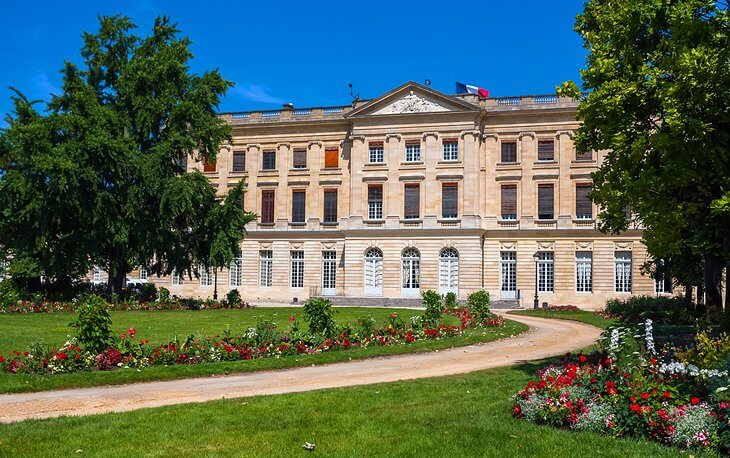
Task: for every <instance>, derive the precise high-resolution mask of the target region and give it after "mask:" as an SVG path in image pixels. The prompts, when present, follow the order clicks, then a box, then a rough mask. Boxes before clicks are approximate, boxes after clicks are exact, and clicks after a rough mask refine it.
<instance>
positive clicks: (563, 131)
mask: <svg viewBox="0 0 730 458" xmlns="http://www.w3.org/2000/svg"><path fill="white" fill-rule="evenodd" d="M561 135H567V136H568V137H570V138H573V131H572V130H559V131H558V132H557V133H556V134H555V138H560V136H561Z"/></svg>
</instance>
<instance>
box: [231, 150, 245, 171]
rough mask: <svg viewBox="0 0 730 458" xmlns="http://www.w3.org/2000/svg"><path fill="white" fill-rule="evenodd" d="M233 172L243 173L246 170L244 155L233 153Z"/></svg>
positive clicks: (242, 153)
mask: <svg viewBox="0 0 730 458" xmlns="http://www.w3.org/2000/svg"><path fill="white" fill-rule="evenodd" d="M232 170H233V171H234V172H243V171H245V170H246V153H244V152H241V151H234V152H233V167H232Z"/></svg>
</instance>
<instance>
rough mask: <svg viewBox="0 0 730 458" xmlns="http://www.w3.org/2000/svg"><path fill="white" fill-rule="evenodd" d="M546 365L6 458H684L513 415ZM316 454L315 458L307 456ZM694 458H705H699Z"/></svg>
mask: <svg viewBox="0 0 730 458" xmlns="http://www.w3.org/2000/svg"><path fill="white" fill-rule="evenodd" d="M543 364H544V362H540V363H537V364H524V365H521V366H518V367H513V368H501V369H493V370H488V371H483V372H477V373H473V374H467V375H461V376H453V377H443V378H434V379H423V380H415V381H407V382H397V383H388V384H378V385H370V386H363V387H352V388H344V389H335V390H324V391H314V392H309V393H298V394H288V395H278V396H265V397H255V398H246V399H230V400H223V401H215V402H208V403H204V404H188V405H179V406H172V407H165V408H158V409H146V410H139V411H135V412H128V413H114V414H106V415H95V416H90V417H81V418H71V417H69V418H60V419H49V420H33V421H26V422H23V423H18V424H13V425H2V426H0V456H12V455H23V456H72V455H75V454H77V453H78V454H81V455H83V456H120V455H125V456H137V455H140V456H313V455H314V456H316V455H319V456H386V455H387V456H454V457H457V456H495V457H511V456H515V457H517V456H540V457H547V456H568V457H584V456H605V457H621V458H625V457H633V456H636V457H646V456H652V457H654V456H677V455H678V454H679V451H678V450H676V449H671V448H667V447H663V446H660V445H657V444H653V443H647V442H637V441H631V440H619V439H612V438H610V437H606V436H599V435H596V434H591V433H571V432H567V431H561V430H558V429H554V428H550V427H543V426H537V425H534V424H531V423H528V422H526V421H523V420H516V419H514V418H512V416H511V407H512V403H511V401H510V396H511V394H512V393H514V392H516V391H517V390H519V389H521V388H522V387H524V385H525V383H526V382H527V381H528V379H529V378H530V377H531V376H532V375H533V374H534V371H535V370H536V369H537V368H539V367H540V366H542V365H543ZM304 442H311V443H314V444H316V450H315V451H314V452H311V453H310V452H305V451H304V450H303V449H302V445H303V444H304ZM693 455H697V454H696V453H693Z"/></svg>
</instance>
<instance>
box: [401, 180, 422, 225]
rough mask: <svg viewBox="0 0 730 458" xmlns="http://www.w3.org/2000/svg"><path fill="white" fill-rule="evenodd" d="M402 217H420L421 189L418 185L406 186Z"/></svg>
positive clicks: (408, 184) (410, 184) (409, 184)
mask: <svg viewBox="0 0 730 458" xmlns="http://www.w3.org/2000/svg"><path fill="white" fill-rule="evenodd" d="M403 216H404V217H405V218H406V219H418V218H420V216H421V187H420V186H419V184H418V183H407V184H406V188H405V208H404V212H403Z"/></svg>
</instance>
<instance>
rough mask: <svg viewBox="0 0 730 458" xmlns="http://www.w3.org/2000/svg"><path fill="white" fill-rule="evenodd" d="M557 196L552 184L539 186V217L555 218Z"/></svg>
mask: <svg viewBox="0 0 730 458" xmlns="http://www.w3.org/2000/svg"><path fill="white" fill-rule="evenodd" d="M554 211H555V197H554V192H553V185H552V184H541V185H538V186H537V217H538V218H539V219H553V218H554V216H555V213H554Z"/></svg>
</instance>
